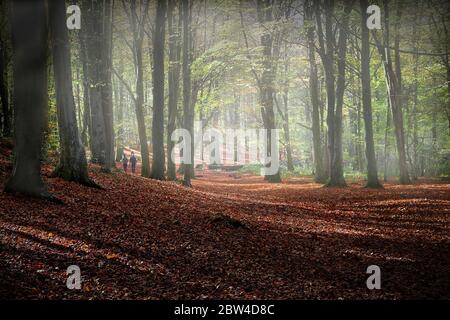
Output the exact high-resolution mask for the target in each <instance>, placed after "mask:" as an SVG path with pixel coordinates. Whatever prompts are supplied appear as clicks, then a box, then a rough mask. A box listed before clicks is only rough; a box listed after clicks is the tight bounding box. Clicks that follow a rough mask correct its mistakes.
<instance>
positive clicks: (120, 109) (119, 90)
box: [116, 81, 125, 162]
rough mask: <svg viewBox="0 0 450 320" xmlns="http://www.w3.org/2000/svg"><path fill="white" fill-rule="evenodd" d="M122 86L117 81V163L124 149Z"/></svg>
mask: <svg viewBox="0 0 450 320" xmlns="http://www.w3.org/2000/svg"><path fill="white" fill-rule="evenodd" d="M123 91H124V90H123V84H122V82H120V81H117V88H116V92H117V98H116V107H117V109H116V110H117V125H118V129H117V152H116V161H117V162H119V161H120V160H121V159H122V155H123V149H124V141H125V139H124V138H125V132H124V121H123V114H124V111H123V107H124V105H123V104H124V92H123Z"/></svg>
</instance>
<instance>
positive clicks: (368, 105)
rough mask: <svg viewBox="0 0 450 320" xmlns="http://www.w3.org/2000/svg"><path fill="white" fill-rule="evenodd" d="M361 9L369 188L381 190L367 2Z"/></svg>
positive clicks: (362, 2)
mask: <svg viewBox="0 0 450 320" xmlns="http://www.w3.org/2000/svg"><path fill="white" fill-rule="evenodd" d="M360 7H361V88H362V105H363V113H364V127H365V131H366V134H365V140H366V158H367V185H366V186H367V187H369V188H380V187H381V184H380V182H379V181H378V170H377V162H376V158H375V144H374V141H373V127H372V96H371V87H370V43H369V29H368V28H367V23H366V22H367V19H368V14H367V13H366V12H367V7H368V1H367V0H360Z"/></svg>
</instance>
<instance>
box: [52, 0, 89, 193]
mask: <svg viewBox="0 0 450 320" xmlns="http://www.w3.org/2000/svg"><path fill="white" fill-rule="evenodd" d="M48 10H49V21H50V31H51V32H50V33H51V44H52V53H53V68H54V77H55V91H56V107H57V114H58V128H59V138H60V150H61V152H60V157H59V164H58V166H57V167H56V169H55V171H54V175H56V176H59V177H61V178H63V179H64V180H68V181H76V182H79V183H81V184H84V185H89V186H96V184H95V183H93V182H92V181H91V180H90V179H89V177H88V170H87V161H86V155H85V151H84V148H83V145H82V143H81V139H80V135H79V132H78V126H77V118H76V111H75V101H74V97H73V93H72V92H73V91H72V68H71V60H70V43H69V38H68V35H67V28H66V17H65V12H66V6H65V2H64V1H59V0H50V1H48Z"/></svg>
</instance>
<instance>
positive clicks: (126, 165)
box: [122, 153, 128, 173]
mask: <svg viewBox="0 0 450 320" xmlns="http://www.w3.org/2000/svg"><path fill="white" fill-rule="evenodd" d="M122 165H123V171H125V173H127V169H128V158H127V155H126V154H125V153H124V154H123V156H122Z"/></svg>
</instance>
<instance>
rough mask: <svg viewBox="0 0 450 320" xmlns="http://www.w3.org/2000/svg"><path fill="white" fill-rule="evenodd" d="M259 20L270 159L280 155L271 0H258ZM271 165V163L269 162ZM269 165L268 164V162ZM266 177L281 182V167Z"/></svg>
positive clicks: (261, 91)
mask: <svg viewBox="0 0 450 320" xmlns="http://www.w3.org/2000/svg"><path fill="white" fill-rule="evenodd" d="M257 10H258V21H259V24H260V25H261V26H262V28H264V30H265V31H264V32H263V33H262V35H261V37H260V42H261V47H262V48H263V49H262V51H263V62H262V69H263V71H262V75H261V79H260V84H259V86H260V88H259V99H260V103H261V116H262V120H263V124H264V128H265V129H266V130H267V143H266V147H265V148H266V156H267V158H268V159H271V158H272V157H279V155H278V154H276V155H272V154H271V153H272V144H273V143H278V141H275V137H273V136H272V129H275V113H274V110H273V107H274V106H273V103H274V94H275V90H274V80H275V73H274V61H273V48H274V39H273V35H272V33H271V32H269V31H267V29H265V28H266V26H265V24H266V23H270V22H272V21H273V14H272V10H273V8H272V6H271V5H270V1H269V0H258V1H257ZM268 165H271V164H268ZM266 166H267V164H266ZM265 179H266V180H267V181H269V182H271V183H278V182H281V177H280V171H279V169H278V170H277V172H276V173H275V174H271V175H266V176H265Z"/></svg>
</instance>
